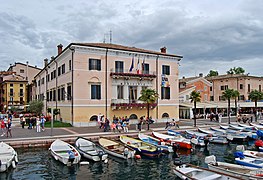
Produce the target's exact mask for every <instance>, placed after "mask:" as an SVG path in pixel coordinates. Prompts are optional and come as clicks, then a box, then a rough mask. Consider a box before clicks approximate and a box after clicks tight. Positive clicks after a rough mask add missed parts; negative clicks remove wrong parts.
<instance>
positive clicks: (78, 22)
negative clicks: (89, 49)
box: [0, 0, 263, 77]
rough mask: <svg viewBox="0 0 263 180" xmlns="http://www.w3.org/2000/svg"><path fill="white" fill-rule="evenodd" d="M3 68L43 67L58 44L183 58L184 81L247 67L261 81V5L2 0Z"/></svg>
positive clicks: (243, 1)
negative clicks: (18, 65)
mask: <svg viewBox="0 0 263 180" xmlns="http://www.w3.org/2000/svg"><path fill="white" fill-rule="evenodd" d="M0 2H1V6H0V40H1V41H0V60H1V65H0V70H7V68H8V67H9V64H13V63H14V62H22V63H25V62H26V61H29V63H30V64H31V65H37V66H38V67H42V66H43V59H44V58H50V57H51V56H53V55H56V53H57V48H56V46H57V45H58V44H60V43H62V44H63V45H64V47H65V46H67V45H68V44H69V43H71V42H103V40H104V37H106V42H109V36H108V34H109V31H110V30H111V31H112V35H113V36H112V37H113V39H112V43H115V44H121V45H126V46H135V47H138V48H145V49H149V50H155V51H159V50H160V47H163V46H166V47H167V51H168V53H170V54H178V55H182V56H184V58H183V60H182V61H181V63H180V65H181V66H180V77H182V76H186V77H187V76H195V75H198V74H199V73H203V74H204V75H206V74H207V73H208V72H209V70H210V69H212V70H217V71H218V72H219V74H225V72H226V71H227V70H229V69H230V68H231V67H243V68H244V69H245V70H246V73H250V75H256V76H263V73H262V72H263V65H262V64H263V1H261V0H235V1H229V0H220V1H216V0H198V1H196V0H188V1H185V0H161V1H160V0H143V1H142V0H121V1H120V0H74V1H72V0H56V1H53V0H37V1H36V0H26V1H21V0H8V1H4V0H0Z"/></svg>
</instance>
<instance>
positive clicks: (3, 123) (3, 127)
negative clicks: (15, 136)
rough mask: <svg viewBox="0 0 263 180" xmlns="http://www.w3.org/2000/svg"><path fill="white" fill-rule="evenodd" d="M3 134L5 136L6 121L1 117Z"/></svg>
mask: <svg viewBox="0 0 263 180" xmlns="http://www.w3.org/2000/svg"><path fill="white" fill-rule="evenodd" d="M1 132H2V134H1V136H4V135H5V122H4V119H3V118H1Z"/></svg>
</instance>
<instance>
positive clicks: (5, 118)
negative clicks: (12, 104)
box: [4, 116, 8, 128]
mask: <svg viewBox="0 0 263 180" xmlns="http://www.w3.org/2000/svg"><path fill="white" fill-rule="evenodd" d="M7 121H8V119H7V117H6V116H4V123H5V128H7Z"/></svg>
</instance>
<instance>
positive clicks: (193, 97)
mask: <svg viewBox="0 0 263 180" xmlns="http://www.w3.org/2000/svg"><path fill="white" fill-rule="evenodd" d="M189 99H191V102H194V126H195V127H196V102H200V101H201V95H200V92H197V91H192V92H191V94H190V98H189Z"/></svg>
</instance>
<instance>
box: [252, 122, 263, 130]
mask: <svg viewBox="0 0 263 180" xmlns="http://www.w3.org/2000/svg"><path fill="white" fill-rule="evenodd" d="M249 124H250V125H251V126H254V127H255V128H257V129H261V130H263V126H262V125H260V124H254V123H249Z"/></svg>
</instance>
